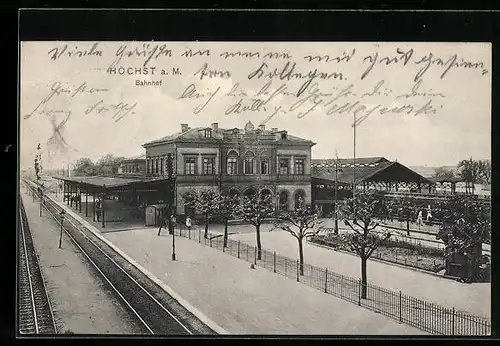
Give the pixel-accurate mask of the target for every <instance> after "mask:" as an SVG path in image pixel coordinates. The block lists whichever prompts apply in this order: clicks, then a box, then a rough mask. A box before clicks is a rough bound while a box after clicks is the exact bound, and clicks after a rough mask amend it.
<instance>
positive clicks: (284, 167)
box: [143, 122, 315, 215]
mask: <svg viewBox="0 0 500 346" xmlns="http://www.w3.org/2000/svg"><path fill="white" fill-rule="evenodd" d="M314 145H315V143H314V142H312V141H310V140H307V139H303V138H299V137H296V136H293V135H292V134H289V133H288V132H287V131H286V130H279V129H278V128H271V129H266V128H265V126H264V125H260V126H258V127H254V125H253V124H252V123H251V122H248V123H247V124H246V125H245V126H244V128H243V129H240V128H231V129H222V128H219V126H218V123H213V124H212V125H211V126H210V127H196V128H190V127H189V126H188V125H187V124H181V128H180V131H179V132H177V133H174V134H171V135H169V136H166V137H163V138H159V139H156V140H153V141H150V142H148V143H145V144H143V147H144V148H145V149H146V161H145V162H146V175H147V176H152V177H160V176H164V175H166V174H167V167H166V166H167V160H168V159H169V157H171V158H173V160H172V162H173V165H174V167H173V172H174V176H175V191H176V192H175V201H174V205H175V206H176V212H177V214H178V215H186V214H190V215H194V213H195V211H194V210H192V209H190V208H188V207H187V206H185V205H184V200H183V196H184V194H185V193H186V192H188V191H190V190H195V191H199V190H203V189H213V190H217V191H221V192H223V193H227V194H230V195H238V196H245V195H246V196H249V195H254V194H260V195H270V196H272V198H273V203H276V206H277V207H278V208H279V209H282V210H293V208H294V207H295V203H296V201H297V200H298V199H299V198H303V199H304V200H305V202H306V203H311V172H310V168H311V148H312V146H314Z"/></svg>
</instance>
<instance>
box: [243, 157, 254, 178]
mask: <svg viewBox="0 0 500 346" xmlns="http://www.w3.org/2000/svg"><path fill="white" fill-rule="evenodd" d="M244 165H245V166H244V172H245V174H253V158H252V157H249V158H246V159H245V161H244Z"/></svg>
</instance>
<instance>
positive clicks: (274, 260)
mask: <svg viewBox="0 0 500 346" xmlns="http://www.w3.org/2000/svg"><path fill="white" fill-rule="evenodd" d="M273 268H274V272H275V273H276V251H274V254H273Z"/></svg>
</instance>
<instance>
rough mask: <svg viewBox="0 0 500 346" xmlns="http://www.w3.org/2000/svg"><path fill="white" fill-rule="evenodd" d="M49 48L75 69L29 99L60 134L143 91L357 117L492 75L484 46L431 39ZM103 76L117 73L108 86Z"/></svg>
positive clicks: (46, 58) (441, 95) (415, 107)
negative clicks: (71, 123)
mask: <svg viewBox="0 0 500 346" xmlns="http://www.w3.org/2000/svg"><path fill="white" fill-rule="evenodd" d="M43 47H44V48H43V49H41V50H40V57H41V61H42V62H43V63H44V64H46V66H47V68H50V69H54V70H57V67H58V66H59V65H60V64H61V65H62V64H64V65H65V66H71V68H72V69H73V70H74V71H78V73H75V76H73V75H68V74H66V75H63V76H61V77H60V78H58V79H57V80H53V79H52V80H51V81H50V82H48V83H47V84H46V85H47V87H46V88H41V89H43V90H42V91H40V88H39V90H38V95H40V93H41V94H42V96H41V97H39V98H38V99H37V98H30V102H29V106H26V107H23V109H24V110H27V112H26V113H25V114H23V119H24V120H26V121H28V120H31V119H33V118H35V117H37V116H40V115H45V116H47V117H48V118H49V121H50V122H51V124H52V127H53V132H54V135H55V136H59V135H60V133H61V129H62V128H63V127H64V126H65V125H66V124H67V123H68V121H71V119H72V118H73V117H77V116H78V117H88V118H92V117H94V118H95V117H99V118H109V119H112V120H113V122H115V123H116V122H120V121H122V120H123V119H126V118H127V117H130V116H131V115H133V114H136V113H140V112H143V113H144V112H146V111H145V110H144V109H145V108H143V107H141V106H143V105H144V104H147V102H145V101H143V97H148V102H153V103H155V104H158V105H162V104H163V105H165V106H167V104H166V103H165V102H166V101H165V99H162V97H164V95H169V102H176V103H177V104H178V105H181V106H179V107H182V109H185V110H186V112H190V113H191V114H194V115H199V114H201V113H204V112H208V113H210V114H212V113H213V114H219V115H221V116H227V117H231V116H232V117H234V116H238V115H244V116H245V117H246V118H248V116H255V117H257V118H258V119H259V120H258V121H259V122H260V123H261V124H265V123H266V122H269V121H270V120H271V119H273V118H275V117H278V116H293V117H296V118H299V119H303V118H309V117H312V116H314V114H322V115H327V116H332V117H334V116H337V117H338V116H346V117H347V116H348V117H350V118H352V125H353V126H357V125H360V124H362V123H363V122H365V121H366V120H367V119H370V118H372V117H380V116H385V117H387V119H390V118H389V117H388V116H412V117H415V116H424V117H425V116H426V117H435V116H439V114H440V112H442V111H443V110H446V109H447V107H448V105H449V104H450V102H453V100H455V99H456V98H457V90H458V88H467V83H468V81H469V80H471V81H478V80H480V79H486V78H490V68H491V67H490V64H491V62H490V61H489V59H488V56H486V54H485V55H478V54H474V50H473V49H468V50H467V49H464V46H459V45H455V46H453V45H450V46H448V48H446V49H445V48H443V47H442V45H438V44H426V43H415V44H409V43H406V44H400V43H384V44H374V43H352V44H350V43H311V44H310V45H309V44H304V43H301V44H300V45H296V44H294V43H286V44H284V43H255V42H252V43H243V42H238V43H217V44H216V43H211V42H191V43H179V42H145V43H144V42H106V43H104V42H79V43H75V42H66V43H65V42H62V43H61V42H57V43H47V44H46V45H45V46H43ZM109 71H122V72H123V73H121V72H119V73H118V72H116V73H113V74H109ZM87 73H88V75H87ZM52 75H53V74H52ZM82 78H83V79H82ZM103 79H104V80H106V81H108V82H109V81H111V82H110V83H107V84H104V85H107V86H103V83H100V81H102V80H103ZM110 85H111V87H110ZM145 88H149V89H145ZM154 88H156V89H154ZM154 90H160V91H161V92H156V91H154ZM137 95H142V96H137ZM151 95H155V96H154V97H155V98H156V99H153V96H151ZM460 95H463V94H460ZM153 108H154V107H153ZM154 109H156V108H154Z"/></svg>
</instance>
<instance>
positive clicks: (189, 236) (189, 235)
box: [188, 230, 191, 240]
mask: <svg viewBox="0 0 500 346" xmlns="http://www.w3.org/2000/svg"><path fill="white" fill-rule="evenodd" d="M188 232H189V233H188V238H189V240H191V230H188Z"/></svg>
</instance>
